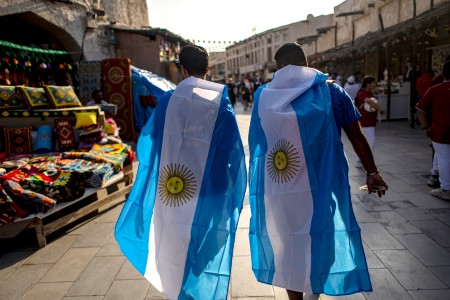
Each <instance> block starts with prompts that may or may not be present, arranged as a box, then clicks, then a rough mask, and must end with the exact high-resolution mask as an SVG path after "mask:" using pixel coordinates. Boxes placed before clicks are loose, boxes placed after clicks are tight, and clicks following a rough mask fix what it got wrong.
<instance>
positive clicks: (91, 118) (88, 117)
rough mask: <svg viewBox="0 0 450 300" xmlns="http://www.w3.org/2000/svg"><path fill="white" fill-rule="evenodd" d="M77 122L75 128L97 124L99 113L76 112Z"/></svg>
mask: <svg viewBox="0 0 450 300" xmlns="http://www.w3.org/2000/svg"><path fill="white" fill-rule="evenodd" d="M74 114H75V117H76V118H77V122H76V123H75V128H80V127H87V126H91V125H96V124H97V114H96V113H95V112H74Z"/></svg>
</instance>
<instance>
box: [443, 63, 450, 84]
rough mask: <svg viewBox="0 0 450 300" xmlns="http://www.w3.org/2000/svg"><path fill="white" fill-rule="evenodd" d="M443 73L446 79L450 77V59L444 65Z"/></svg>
mask: <svg viewBox="0 0 450 300" xmlns="http://www.w3.org/2000/svg"><path fill="white" fill-rule="evenodd" d="M442 75H444V78H445V80H449V79H450V60H447V61H446V62H445V63H444V65H443V66H442Z"/></svg>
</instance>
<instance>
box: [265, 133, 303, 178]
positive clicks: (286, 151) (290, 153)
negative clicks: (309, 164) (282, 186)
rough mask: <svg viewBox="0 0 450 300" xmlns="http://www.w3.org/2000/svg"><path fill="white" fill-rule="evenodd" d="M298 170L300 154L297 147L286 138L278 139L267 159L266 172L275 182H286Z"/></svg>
mask: <svg viewBox="0 0 450 300" xmlns="http://www.w3.org/2000/svg"><path fill="white" fill-rule="evenodd" d="M299 170H300V156H299V155H298V151H297V149H296V148H295V147H294V146H293V145H292V144H291V143H290V142H289V141H288V140H286V139H281V140H279V141H278V142H277V143H276V144H275V146H274V147H273V148H272V151H271V152H270V153H269V155H268V159H267V173H268V175H269V177H270V179H272V181H274V182H276V183H286V182H288V181H290V180H291V179H292V178H294V177H295V175H297V173H298V171H299Z"/></svg>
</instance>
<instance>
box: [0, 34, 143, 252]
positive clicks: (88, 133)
mask: <svg viewBox="0 0 450 300" xmlns="http://www.w3.org/2000/svg"><path fill="white" fill-rule="evenodd" d="M0 50H1V51H0V60H1V61H2V65H1V66H0V72H1V74H2V77H0V79H1V80H2V81H1V84H0V240H1V239H11V238H16V237H17V236H19V234H20V233H22V232H23V231H24V230H26V229H32V230H34V231H35V233H36V241H37V244H38V246H39V247H43V246H45V245H46V237H47V236H48V235H49V234H51V233H53V232H55V231H57V230H59V229H62V228H64V227H65V226H67V225H69V224H71V223H73V222H75V221H77V220H79V219H80V218H83V217H86V216H88V215H91V214H92V213H98V212H100V211H101V210H103V209H106V208H108V207H111V206H113V205H116V204H118V203H120V202H122V201H124V200H125V196H126V194H127V193H128V192H129V191H130V190H131V183H132V180H133V169H132V162H133V160H134V157H135V154H134V152H133V150H132V148H131V146H130V145H128V144H126V143H124V142H122V140H121V139H120V137H119V135H118V130H117V127H116V126H115V123H114V122H108V120H105V115H104V112H103V111H102V109H101V107H100V106H87V107H86V106H83V105H82V103H81V102H80V100H79V98H78V96H77V94H76V92H75V89H76V87H75V88H74V85H71V84H73V83H74V81H73V80H72V75H74V74H73V73H72V72H73V70H74V69H75V68H74V67H73V66H72V64H71V63H70V62H69V61H67V62H63V60H64V59H63V57H64V56H66V54H67V53H65V52H64V51H61V52H56V51H53V50H41V49H35V48H30V47H24V46H19V45H15V44H11V43H5V42H3V44H1V49H0ZM17 51H19V52H17ZM14 58H16V60H17V63H16V60H14ZM66 58H67V57H66ZM27 59H29V60H28V62H29V63H27V64H26V65H25V63H23V61H27ZM47 59H48V62H46V61H45V60H47ZM30 64H31V65H30ZM35 64H37V66H39V67H36V68H33V66H34V65H35ZM57 64H58V65H57ZM44 65H45V67H44ZM48 65H50V67H49V66H48ZM59 65H61V68H59ZM27 68H28V69H27ZM54 68H55V69H56V70H55V72H53V71H51V72H50V70H53V69H54ZM63 71H64V76H62V72H63ZM69 79H70V80H69ZM52 80H54V81H52ZM71 80H72V81H71Z"/></svg>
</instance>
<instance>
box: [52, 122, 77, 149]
mask: <svg viewBox="0 0 450 300" xmlns="http://www.w3.org/2000/svg"><path fill="white" fill-rule="evenodd" d="M54 123H55V130H56V139H57V141H58V148H59V151H67V150H69V149H72V148H73V147H75V135H74V131H73V125H72V119H70V118H58V119H55V120H54Z"/></svg>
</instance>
